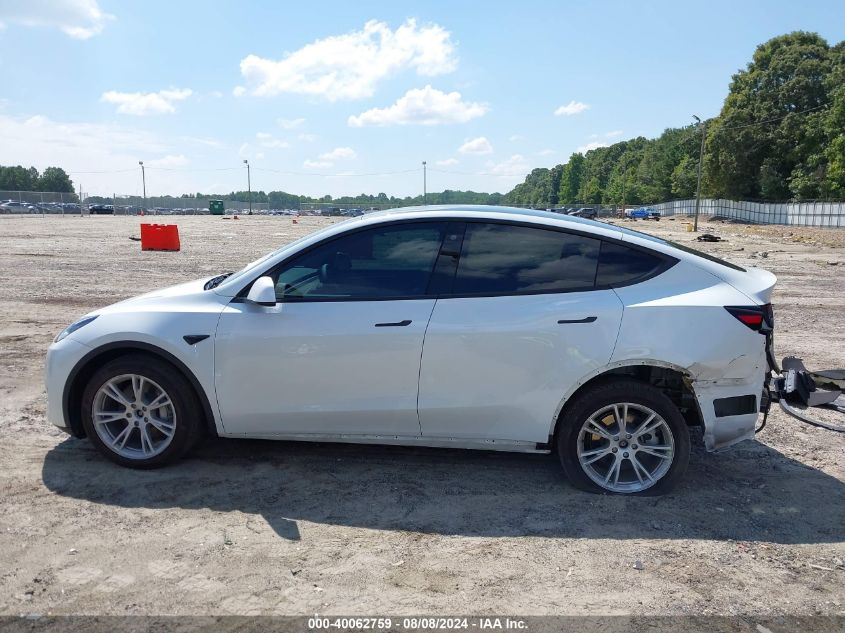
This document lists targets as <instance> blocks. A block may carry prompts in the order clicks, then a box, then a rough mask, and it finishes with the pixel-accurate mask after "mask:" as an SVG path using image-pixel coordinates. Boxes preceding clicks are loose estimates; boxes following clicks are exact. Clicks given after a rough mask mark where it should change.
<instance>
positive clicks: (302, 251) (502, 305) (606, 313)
mask: <svg viewBox="0 0 845 633" xmlns="http://www.w3.org/2000/svg"><path fill="white" fill-rule="evenodd" d="M774 284H775V277H774V275H772V274H771V273H769V272H766V271H763V270H758V269H748V270H745V269H743V268H740V267H739V266H735V265H733V264H730V263H728V262H725V261H721V260H718V259H715V258H713V257H710V256H708V255H704V254H702V253H699V252H696V251H693V250H691V249H687V248H685V247H682V246H679V245H677V244H672V243H669V242H666V241H663V240H660V239H656V238H653V237H650V236H648V235H644V234H641V233H637V232H635V231H630V230H627V229H624V228H619V227H615V226H611V225H608V224H603V223H600V222H594V221H591V220H585V219H582V218H574V217H571V216H561V215H557V214H552V213H545V212H539V211H526V210H522V209H510V208H503V207H472V206H467V207H460V206H448V207H426V208H410V209H402V210H393V211H384V212H378V213H372V214H369V215H366V216H363V217H359V218H354V219H351V220H348V221H346V222H343V223H340V224H336V225H334V226H331V227H328V228H326V229H323V230H321V231H318V232H316V233H313V234H311V235H309V236H307V237H305V238H303V239H301V240H299V241H297V242H294V243H292V244H289V245H288V246H285V247H284V248H282V249H280V250H278V251H276V252H274V253H271V254H270V255H268V256H266V257H264V258H262V259H260V260H258V261H256V262H254V263H252V264H249V265H248V266H247V267H246V268H244V269H243V270H241V271H239V272H237V273H234V274H229V275H220V276H218V277H214V278H212V279H202V280H199V281H195V282H190V283H186V284H182V285H179V286H174V287H172V288H167V289H165V290H161V291H156V292H151V293H149V294H145V295H142V296H139V297H136V298H133V299H129V300H127V301H123V302H121V303H117V304H115V305H112V306H109V307H106V308H103V309H101V310H97V311H95V312H92V313H91V314H89V315H87V316H85V317H84V318H82V319H80V320H79V321H77V322H76V323H74V324H72V325H71V326H69V327H68V328H67V329H66V330H65V331H64V332H62V333H61V334H60V335H59V336H58V337H57V338H56V340H55V342H54V343H53V344H52V345H51V346H50V350H49V352H48V354H47V393H48V415H49V419H50V420H51V421H52V422H53V423H54V424H56V425H57V426H59V427H62V428H63V429H65V430H67V431H68V432H69V433H72V434H73V435H75V436H77V437H83V436H87V437H89V438H90V440H91V441H92V442H94V444H95V445H96V446H97V448H98V449H99V450H100V451H101V452H102V453H103V454H104V455H105V456H106V457H108V458H109V459H111V460H113V461H115V462H117V463H119V464H122V465H124V466H131V467H138V468H151V467H155V466H160V465H162V464H165V463H167V462H171V461H173V460H175V459H177V458H179V457H181V456H182V455H184V454H185V452H186V451H188V450H189V449H190V448H191V446H192V445H193V444H194V443H195V442H196V441H197V439H198V438H199V437H200V436H201V435H202V434H203V433H210V434H214V435H217V436H221V437H250V438H277V439H286V440H318V441H336V442H360V443H373V444H404V445H414V446H440V447H462V448H482V449H495V450H505V451H527V452H548V451H556V452H557V453H558V455H559V456H560V461H561V463H562V464H563V468H564V470H565V471H566V474H567V475H568V477H569V478H570V480H571V481H572V482H573V483H574V484H575V485H577V486H579V487H581V488H585V489H589V490H595V491H601V492H613V493H642V492H648V493H652V494H656V493H660V492H665V491H666V490H668V489H670V488H671V487H672V486H673V485H674V484H675V483H677V481H678V480H679V479H680V478H681V477H682V476H683V473H684V471H685V469H686V466H687V461H688V456H689V450H690V438H689V427H690V426H700V427H703V436H704V442H705V445H706V447H707V449H708V450H719V449H723V448H726V447H728V446H731V445H732V444H734V443H736V442H739V441H741V440H745V439H748V438H751V437H753V435H754V429H755V422H756V421H757V418H758V412H759V410H760V408H761V406H763V404H764V403H765V398H763V393H764V391H765V388H766V385H765V380H766V377H767V376H768V369H767V353H769V351H770V344H771V331H772V325H773V320H772V310H771V305H770V303H769V302H770V296H771V293H772V288H773V287H774Z"/></svg>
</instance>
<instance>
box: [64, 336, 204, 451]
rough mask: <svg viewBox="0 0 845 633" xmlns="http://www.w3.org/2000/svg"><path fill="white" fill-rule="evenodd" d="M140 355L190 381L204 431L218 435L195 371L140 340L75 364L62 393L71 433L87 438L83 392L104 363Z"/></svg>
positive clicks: (106, 348)
mask: <svg viewBox="0 0 845 633" xmlns="http://www.w3.org/2000/svg"><path fill="white" fill-rule="evenodd" d="M139 352H140V353H143V354H146V355H148V356H150V357H152V358H155V359H156V360H159V361H162V362H165V363H167V364H169V365H171V366H172V367H173V368H174V369H176V370H177V371H178V372H180V373H181V374H182V375H183V376H184V377H185V378H186V379H187V380H188V382H189V384H190V385H191V388H192V389H193V390H194V393H195V394H196V396H197V399H198V400H199V402H200V405H201V406H202V411H203V416H204V417H205V424H204V429H205V431H206V432H207V433H210V434H212V435H217V428H216V426H215V423H214V412H213V410H212V408H211V402H210V401H209V399H208V395H207V394H206V393H205V389H203V388H202V385H201V384H200V382H199V380H198V379H197V377H196V376H195V375H194V372H192V371H191V370H190V368H189V367H188V366H187V365H185V363H183V362H182V361H181V360H179V359H178V358H177V357H176V356H174V355H173V354H171V353H170V352H168V351H166V350H163V349H161V348H160V347H156V346H155V345H151V344H150V343H143V342H141V341H116V342H113V343H107V344H105V345H102V346H100V347H97V348H95V349H93V350H91V351H90V352H88V353H87V354H86V355H85V356H83V357H82V358H81V359H80V360H79V362H78V363H76V365H75V366H74V367H73V369H72V370H71V372H70V374H69V375H68V379H67V381H66V382H65V388H64V392H63V394H62V410H63V412H64V418H65V420H67V421H68V424H69V425H70V430H71V434H72V435H74V436H75V437H79V438H82V437H85V435H86V434H85V429H84V428H83V426H82V415H81V406H82V392H83V391H84V390H85V385H86V384H87V383H88V380H89V379H90V378H91V376H92V375H93V374H94V372H95V371H96V370H97V369H98V368H99V367H100V366H102V365H103V363H107V362H109V361H111V360H114V359H115V358H119V357H120V356H123V355H125V354H130V353H139Z"/></svg>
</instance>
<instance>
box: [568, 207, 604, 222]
mask: <svg viewBox="0 0 845 633" xmlns="http://www.w3.org/2000/svg"><path fill="white" fill-rule="evenodd" d="M568 215H574V216H575V217H576V218H587V219H588V220H595V219H596V217H598V212H597V211H596V210H595V209H594V208H593V207H581V208H580V209H577V210H574V211H569V212H568Z"/></svg>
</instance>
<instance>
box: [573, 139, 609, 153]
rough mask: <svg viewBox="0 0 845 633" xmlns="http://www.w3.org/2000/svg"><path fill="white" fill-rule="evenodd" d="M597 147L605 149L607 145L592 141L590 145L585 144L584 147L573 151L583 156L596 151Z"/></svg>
mask: <svg viewBox="0 0 845 633" xmlns="http://www.w3.org/2000/svg"><path fill="white" fill-rule="evenodd" d="M599 147H607V143H605V142H604V141H592V142H591V143H587V144H586V145H582V146H581V147H579V148H577V149H576V150H575V151H576V152H578V153H579V154H585V153H587V152H589V151H590V150H591V149H598V148H599Z"/></svg>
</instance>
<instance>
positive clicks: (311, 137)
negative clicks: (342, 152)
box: [296, 132, 319, 143]
mask: <svg viewBox="0 0 845 633" xmlns="http://www.w3.org/2000/svg"><path fill="white" fill-rule="evenodd" d="M296 138H298V139H299V140H300V141H305V142H306V143H313V142H314V141H316V140H317V139H318V138H319V137H318V136H317V135H316V134H308V133H306V132H303V133H302V134H300V135H299V136H297V137H296Z"/></svg>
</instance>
